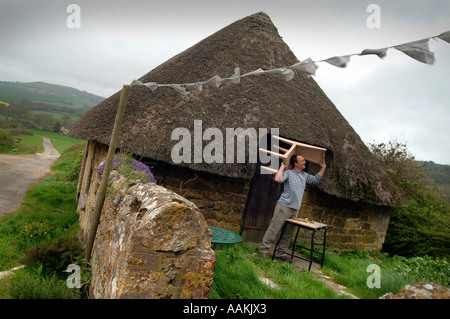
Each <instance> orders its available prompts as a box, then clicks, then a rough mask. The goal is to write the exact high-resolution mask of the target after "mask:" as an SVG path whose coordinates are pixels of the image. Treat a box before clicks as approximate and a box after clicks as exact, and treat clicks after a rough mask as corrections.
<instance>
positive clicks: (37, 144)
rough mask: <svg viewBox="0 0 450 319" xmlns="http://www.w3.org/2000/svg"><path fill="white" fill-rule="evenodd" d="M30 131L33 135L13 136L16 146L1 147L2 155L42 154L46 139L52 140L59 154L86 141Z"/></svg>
mask: <svg viewBox="0 0 450 319" xmlns="http://www.w3.org/2000/svg"><path fill="white" fill-rule="evenodd" d="M29 131H31V132H32V133H33V134H32V135H29V134H18V135H12V136H11V137H12V138H13V140H14V141H15V144H14V145H11V146H9V147H7V146H5V145H0V153H1V154H17V155H20V154H34V153H42V152H43V151H44V147H43V145H42V143H43V138H44V137H47V138H49V139H50V141H51V142H52V144H53V146H54V147H55V148H56V149H57V150H58V152H59V153H62V152H63V151H64V150H65V149H67V148H68V147H70V146H72V145H73V144H75V143H80V142H84V140H79V139H75V138H72V137H69V136H64V135H61V134H58V133H54V132H44V131H37V130H29Z"/></svg>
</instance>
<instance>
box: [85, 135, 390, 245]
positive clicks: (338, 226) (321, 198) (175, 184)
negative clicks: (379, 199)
mask: <svg viewBox="0 0 450 319" xmlns="http://www.w3.org/2000/svg"><path fill="white" fill-rule="evenodd" d="M106 152H107V146H106V145H103V144H100V143H97V142H94V141H89V142H88V143H87V147H86V153H85V156H84V159H83V163H82V170H81V172H80V178H79V185H78V194H79V198H78V212H79V213H80V225H81V228H82V229H83V231H84V233H83V235H82V237H86V236H87V229H89V216H90V213H89V212H90V211H92V210H93V208H94V205H95V200H93V199H95V194H96V192H97V186H95V185H97V184H98V183H99V176H98V174H97V172H96V170H97V169H98V166H99V165H100V162H101V161H102V160H103V159H104V156H105V155H106ZM144 160H145V159H144ZM147 160H148V162H147V163H146V164H148V165H149V166H150V167H151V169H152V172H153V174H154V176H155V178H156V180H157V181H158V184H159V185H162V186H164V187H166V188H167V189H170V190H172V191H174V192H175V193H177V194H179V195H181V196H183V197H184V198H186V199H187V200H189V201H192V202H193V203H194V204H195V205H196V207H198V209H199V210H200V212H201V213H202V214H203V216H204V218H205V220H206V223H207V224H208V225H209V226H215V227H220V228H225V229H228V230H231V231H234V232H237V233H240V234H241V235H242V237H243V239H244V241H254V242H260V241H261V240H262V238H263V236H264V232H265V230H263V229H259V230H252V229H244V230H243V229H242V228H243V224H244V222H243V219H244V211H245V206H246V202H247V196H249V190H250V181H247V180H244V179H236V178H228V177H222V176H218V175H213V174H209V173H204V172H197V171H193V170H190V169H187V168H184V167H178V166H174V165H170V164H167V163H162V162H155V161H153V160H151V159H147ZM92 186H94V187H92ZM266 196H276V194H266ZM390 210H391V208H389V207H381V206H375V205H371V204H367V203H361V202H358V203H355V202H352V201H350V200H346V199H339V198H337V197H334V196H331V195H327V194H325V193H323V192H321V191H318V190H317V189H315V188H313V187H307V190H306V192H305V194H304V196H303V203H302V208H301V210H300V211H299V213H298V216H299V217H307V218H310V219H313V220H315V221H318V222H321V223H325V224H328V225H329V226H330V229H329V231H328V233H327V234H328V235H327V249H332V250H335V251H348V250H353V249H359V250H367V251H379V250H381V248H382V244H383V242H384V238H385V236H386V231H387V227H388V223H389V216H390ZM249 233H251V236H249V235H248V234H249ZM305 238H307V236H305Z"/></svg>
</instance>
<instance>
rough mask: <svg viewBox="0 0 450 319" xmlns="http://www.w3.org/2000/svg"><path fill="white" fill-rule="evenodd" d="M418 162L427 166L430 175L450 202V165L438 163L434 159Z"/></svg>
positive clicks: (426, 169)
mask: <svg viewBox="0 0 450 319" xmlns="http://www.w3.org/2000/svg"><path fill="white" fill-rule="evenodd" d="M418 163H419V165H421V166H423V167H424V168H425V171H426V172H427V174H428V176H429V177H431V179H432V180H433V181H434V182H435V183H436V185H438V187H439V188H440V189H441V190H442V191H443V193H444V195H445V197H446V198H447V200H448V202H450V165H442V164H436V163H434V162H432V161H430V162H418Z"/></svg>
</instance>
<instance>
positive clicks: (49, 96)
mask: <svg viewBox="0 0 450 319" xmlns="http://www.w3.org/2000/svg"><path fill="white" fill-rule="evenodd" d="M104 99H105V98H103V97H100V96H97V95H94V94H91V93H88V92H86V91H80V90H77V89H75V88H71V87H67V86H62V85H56V84H49V83H45V82H30V83H24V82H2V81H0V101H3V102H6V103H9V104H15V105H20V104H22V105H26V106H27V108H29V109H34V110H38V109H39V110H48V111H67V110H72V112H71V113H73V112H74V110H78V111H81V110H82V112H83V113H84V112H86V111H87V110H89V109H90V108H92V107H94V106H95V105H97V104H98V103H100V102H101V101H103V100H104Z"/></svg>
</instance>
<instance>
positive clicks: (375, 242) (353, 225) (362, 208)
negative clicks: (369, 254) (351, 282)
mask: <svg viewBox="0 0 450 319" xmlns="http://www.w3.org/2000/svg"><path fill="white" fill-rule="evenodd" d="M298 216H299V217H302V218H305V217H306V218H309V219H311V220H314V221H318V222H321V223H324V224H327V225H328V226H329V229H328V231H327V239H326V240H327V248H330V249H332V250H336V251H348V250H353V249H358V250H367V251H380V250H381V248H382V245H383V243H384V239H385V236H386V231H387V228H388V224H389V217H390V208H388V207H380V206H374V205H370V204H365V203H355V202H352V201H349V200H344V199H339V198H336V197H334V196H329V195H326V194H323V193H320V192H318V191H317V190H314V189H308V190H307V191H306V192H305V194H304V195H303V202H302V207H301V208H300V211H299V212H298ZM319 242H320V240H319Z"/></svg>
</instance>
